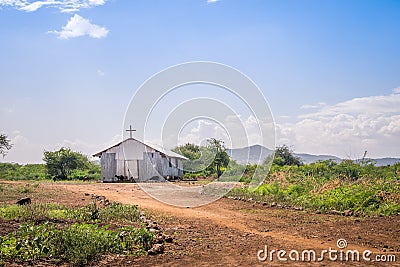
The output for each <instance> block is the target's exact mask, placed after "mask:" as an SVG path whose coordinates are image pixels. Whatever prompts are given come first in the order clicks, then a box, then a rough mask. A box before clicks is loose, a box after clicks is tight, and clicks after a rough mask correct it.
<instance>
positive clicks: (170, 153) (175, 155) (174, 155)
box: [93, 138, 188, 160]
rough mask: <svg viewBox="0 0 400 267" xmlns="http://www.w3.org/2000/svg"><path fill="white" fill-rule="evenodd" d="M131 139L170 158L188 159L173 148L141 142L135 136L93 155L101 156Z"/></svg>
mask: <svg viewBox="0 0 400 267" xmlns="http://www.w3.org/2000/svg"><path fill="white" fill-rule="evenodd" d="M130 139H132V140H135V141H137V142H140V143H142V144H144V145H145V146H148V147H150V148H152V149H154V150H156V151H158V152H160V153H162V154H164V155H166V156H167V157H170V158H180V159H185V160H187V159H188V158H186V157H184V156H182V155H180V154H178V153H175V152H173V151H171V150H168V149H164V148H163V147H161V146H158V145H154V144H145V143H144V142H141V141H139V140H136V139H134V138H128V139H125V140H124V141H121V142H119V143H118V144H115V145H113V146H110V147H109V148H106V149H104V150H102V151H100V152H97V153H96V154H94V155H93V157H100V156H101V154H103V153H104V152H106V151H107V150H109V149H111V148H113V147H116V146H119V145H120V144H122V143H123V142H125V141H127V140H130Z"/></svg>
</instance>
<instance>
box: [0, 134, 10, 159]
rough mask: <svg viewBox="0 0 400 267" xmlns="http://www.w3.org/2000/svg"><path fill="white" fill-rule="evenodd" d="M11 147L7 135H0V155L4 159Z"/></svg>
mask: <svg viewBox="0 0 400 267" xmlns="http://www.w3.org/2000/svg"><path fill="white" fill-rule="evenodd" d="M11 147H12V144H11V141H10V140H9V139H8V137H7V135H5V134H0V155H2V156H3V158H4V157H5V155H7V151H8V150H10V149H11Z"/></svg>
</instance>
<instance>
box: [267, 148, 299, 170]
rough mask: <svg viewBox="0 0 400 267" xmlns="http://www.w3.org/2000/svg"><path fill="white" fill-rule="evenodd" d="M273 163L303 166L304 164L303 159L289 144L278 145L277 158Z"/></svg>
mask: <svg viewBox="0 0 400 267" xmlns="http://www.w3.org/2000/svg"><path fill="white" fill-rule="evenodd" d="M273 163H274V164H276V165H279V166H284V165H289V166H293V165H297V166H301V165H303V163H302V162H301V159H300V158H299V157H296V156H295V155H294V154H293V151H292V150H291V149H290V148H289V147H288V146H287V145H282V146H278V147H276V149H275V158H274V161H273Z"/></svg>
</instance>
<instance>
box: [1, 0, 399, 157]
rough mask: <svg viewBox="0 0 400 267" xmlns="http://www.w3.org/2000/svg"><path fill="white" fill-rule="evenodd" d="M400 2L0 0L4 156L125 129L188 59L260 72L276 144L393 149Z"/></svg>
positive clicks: (351, 152)
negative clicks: (137, 102) (155, 80)
mask: <svg viewBox="0 0 400 267" xmlns="http://www.w3.org/2000/svg"><path fill="white" fill-rule="evenodd" d="M398 14H400V2H399V1H386V0H376V1H368V0H362V1H356V0H342V1H340V0H336V1H315V0H314V1H299V0H295V1H284V0H279V1H278V0H276V1H263V0H261V1H255V0H254V1H239V0H236V1H233V0H220V1H215V2H207V0H192V1H183V0H182V1H172V0H171V1H169V0H168V1H150V0H146V1H128V0H111V1H105V0H74V1H72V0H69V1H68V0H58V1H50V0H43V1H34V0H26V1H24V0H0V25H1V26H0V35H1V36H2V38H1V42H0V59H1V60H0V81H1V82H0V90H1V106H0V126H1V127H0V131H1V132H4V133H6V134H7V135H8V136H9V137H10V139H11V140H12V142H13V143H14V148H13V149H12V150H11V151H10V152H9V154H8V156H7V157H5V158H4V159H2V161H15V162H21V163H26V162H40V161H41V157H42V153H43V150H44V149H57V148H59V147H60V146H70V147H71V148H73V149H76V150H79V151H81V152H83V153H86V154H92V153H94V152H97V150H99V149H103V148H104V146H107V145H109V144H111V143H113V142H116V141H119V140H120V139H121V138H122V137H121V133H122V130H123V129H122V123H123V117H124V114H125V111H126V108H127V105H128V104H129V100H130V99H131V97H132V95H133V94H134V92H135V90H137V88H138V87H139V86H140V85H141V84H142V83H143V82H144V81H145V80H146V79H148V78H149V77H150V76H151V75H153V74H154V73H157V72H159V71H161V70H162V69H165V68H167V67H169V66H171V65H175V64H179V63H183V62H188V61H196V60H201V61H214V62H220V63H223V64H227V65H230V66H232V67H234V68H236V69H238V70H240V71H242V72H243V73H245V74H246V75H248V76H249V77H250V78H251V79H253V80H254V82H255V83H257V85H258V86H259V87H260V89H261V90H262V92H263V93H264V95H265V97H266V99H267V100H268V102H269V104H270V107H271V110H272V113H273V114H274V117H275V122H276V143H277V144H288V145H293V146H294V149H295V150H296V151H299V152H307V153H315V154H333V155H337V156H341V157H358V156H362V154H363V152H364V150H368V154H369V155H370V156H372V157H384V156H397V157H400V154H399V152H398V151H399V148H400V89H398V88H399V87H400V49H399V43H400V17H399V16H398ZM193 125H195V124H193ZM203 126H204V122H199V123H198V124H197V126H196V127H197V128H196V127H195V128H196V129H194V130H195V132H196V133H198V134H199V135H200V136H198V138H197V139H196V138H194V137H193V138H194V139H193V142H198V140H201V139H202V138H204V137H207V136H206V135H207V134H210V129H209V127H208V128H207V127H206V128H207V129H204V131H202V128H201V127H203ZM189 130H190V129H189ZM201 135H203V136H201Z"/></svg>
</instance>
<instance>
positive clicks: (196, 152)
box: [172, 143, 201, 160]
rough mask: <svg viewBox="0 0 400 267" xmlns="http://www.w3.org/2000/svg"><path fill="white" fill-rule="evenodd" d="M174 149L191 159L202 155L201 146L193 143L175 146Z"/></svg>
mask: <svg viewBox="0 0 400 267" xmlns="http://www.w3.org/2000/svg"><path fill="white" fill-rule="evenodd" d="M172 151H174V152H176V153H178V154H180V155H182V156H184V157H186V158H188V159H190V160H197V159H199V158H200V156H201V151H200V146H198V145H195V144H191V143H187V144H185V145H182V146H178V147H175V148H174V149H172Z"/></svg>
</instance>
